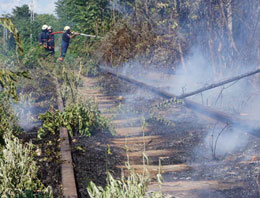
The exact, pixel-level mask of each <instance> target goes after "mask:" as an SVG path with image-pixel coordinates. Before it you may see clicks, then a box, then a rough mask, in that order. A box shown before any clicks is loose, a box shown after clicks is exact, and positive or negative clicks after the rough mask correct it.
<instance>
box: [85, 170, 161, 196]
mask: <svg viewBox="0 0 260 198" xmlns="http://www.w3.org/2000/svg"><path fill="white" fill-rule="evenodd" d="M129 171H130V174H129V176H128V177H127V178H125V177H124V176H122V178H121V179H120V180H119V179H114V178H113V176H112V175H111V174H110V173H108V175H107V185H106V187H105V188H102V187H101V186H99V187H97V186H96V185H95V184H94V183H93V182H90V183H89V185H88V193H89V196H90V197H91V198H111V197H120V198H137V197H138V198H145V197H147V198H148V197H149V198H162V197H163V195H162V194H161V193H160V192H158V193H152V194H150V195H148V194H147V193H146V190H147V186H148V184H149V181H150V180H149V175H138V174H136V173H134V171H133V170H130V169H129Z"/></svg>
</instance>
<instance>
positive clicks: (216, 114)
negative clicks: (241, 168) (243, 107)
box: [99, 66, 260, 136]
mask: <svg viewBox="0 0 260 198" xmlns="http://www.w3.org/2000/svg"><path fill="white" fill-rule="evenodd" d="M99 70H100V72H103V73H104V72H105V73H109V74H111V75H112V76H114V77H116V78H118V79H121V80H123V81H126V82H128V83H131V84H134V85H136V86H138V87H140V88H143V89H145V90H149V91H151V92H153V93H155V94H157V95H159V96H161V97H163V98H165V99H182V97H181V96H180V97H179V96H176V95H174V94H172V93H169V92H166V91H163V90H160V89H158V88H156V87H153V86H151V85H148V84H145V83H143V82H140V81H137V80H135V79H132V78H129V77H127V76H125V75H123V74H120V73H118V72H115V71H114V70H113V69H111V68H107V67H102V66H101V67H99ZM182 100H183V102H184V106H185V107H187V108H189V109H192V110H193V111H196V112H198V113H200V114H203V115H205V116H207V117H210V118H212V119H214V120H217V121H220V122H222V123H228V124H230V125H232V126H233V127H235V128H239V129H242V130H246V131H249V132H250V134H253V135H256V136H260V133H259V128H258V127H257V128H256V127H254V126H252V125H251V124H248V123H246V120H244V119H241V118H240V117H238V116H233V115H232V116H231V115H230V114H227V113H224V112H221V111H218V110H215V109H213V108H210V107H205V106H203V105H201V104H199V103H196V102H193V101H191V100H188V99H182Z"/></svg>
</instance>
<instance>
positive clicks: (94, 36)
mask: <svg viewBox="0 0 260 198" xmlns="http://www.w3.org/2000/svg"><path fill="white" fill-rule="evenodd" d="M63 33H64V31H58V32H52V33H50V35H54V34H63ZM72 34H78V35H80V36H86V37H92V38H103V37H101V36H96V35H90V34H83V33H77V32H73V33H72Z"/></svg>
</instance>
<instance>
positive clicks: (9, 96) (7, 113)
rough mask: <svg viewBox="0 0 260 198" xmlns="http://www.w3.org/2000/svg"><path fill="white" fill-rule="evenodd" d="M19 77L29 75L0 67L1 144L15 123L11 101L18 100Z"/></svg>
mask: <svg viewBox="0 0 260 198" xmlns="http://www.w3.org/2000/svg"><path fill="white" fill-rule="evenodd" d="M19 77H28V74H27V73H26V72H16V73H15V72H12V71H10V70H6V69H0V90H1V92H0V144H3V143H4V141H3V135H4V134H5V133H6V131H8V130H11V129H12V128H13V126H14V124H15V118H14V115H13V112H12V108H11V105H10V101H11V100H14V101H17V99H18V97H17V93H16V86H17V80H18V78H19Z"/></svg>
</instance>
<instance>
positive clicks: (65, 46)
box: [59, 26, 78, 61]
mask: <svg viewBox="0 0 260 198" xmlns="http://www.w3.org/2000/svg"><path fill="white" fill-rule="evenodd" d="M64 31H65V32H64V33H63V35H62V40H61V54H60V58H59V60H60V61H63V60H64V58H65V55H66V52H67V49H68V47H69V43H70V39H71V38H73V37H74V36H76V35H78V33H72V32H71V31H70V27H69V26H65V27H64Z"/></svg>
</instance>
